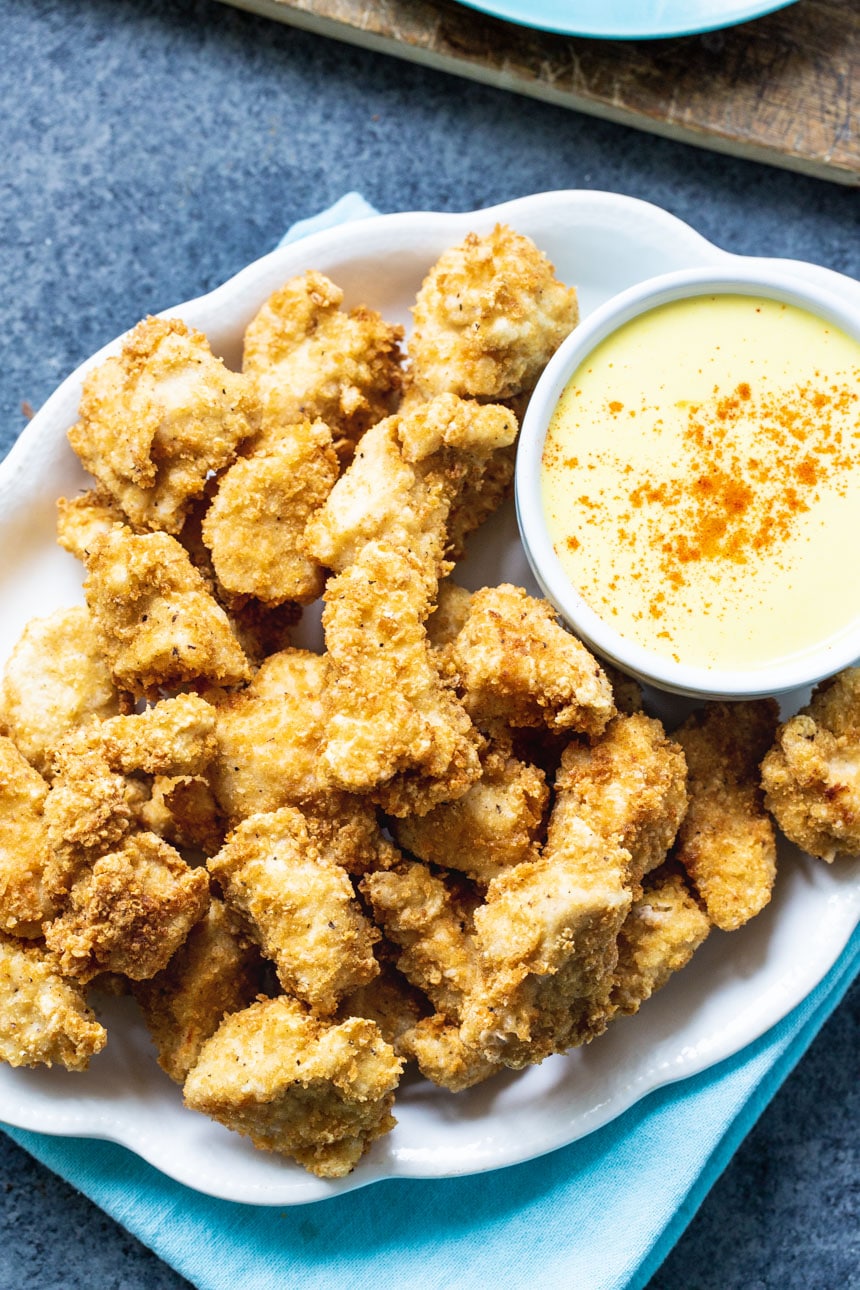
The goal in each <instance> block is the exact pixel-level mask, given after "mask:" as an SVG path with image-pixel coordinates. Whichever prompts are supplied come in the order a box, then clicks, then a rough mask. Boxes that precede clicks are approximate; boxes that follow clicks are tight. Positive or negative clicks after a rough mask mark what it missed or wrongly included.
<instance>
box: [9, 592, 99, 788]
mask: <svg viewBox="0 0 860 1290" xmlns="http://www.w3.org/2000/svg"><path fill="white" fill-rule="evenodd" d="M119 711H120V699H119V695H118V694H117V692H116V690H115V689H114V686H113V683H112V681H111V675H110V672H109V671H108V668H107V665H106V664H105V661H104V658H103V657H102V652H101V641H100V638H99V635H98V633H97V632H96V630H95V626H94V624H93V621H92V618H91V616H90V613H89V610H87V609H86V608H85V607H84V606H83V605H80V606H76V607H75V608H74V609H58V610H57V611H56V613H53V614H51V615H50V617H48V618H32V619H31V620H30V622H29V623H28V624H27V626H26V627H25V628H24V631H23V633H22V635H21V637H20V639H19V640H18V643H17V644H16V646H15V648H14V649H13V651H12V653H11V655H10V656H9V660H8V662H7V663H6V670H5V672H4V674H3V682H2V685H0V728H5V730H6V732H7V733H8V734H9V735H10V736H11V738H12V739H13V740H14V741H15V744H16V746H17V747H18V749H19V751H20V752H21V753H23V755H24V756H25V757H26V758H27V760H28V761H29V762H30V764H31V765H32V766H35V768H36V770H38V771H39V772H40V773H41V774H43V775H44V774H46V773H47V772H48V768H49V764H50V758H51V750H52V749H53V747H54V745H55V744H56V743H57V742H58V740H60V739H61V738H62V737H63V735H65V734H66V733H67V732H68V731H69V730H73V729H74V728H75V727H76V726H79V725H81V724H82V723H83V722H84V721H87V720H89V718H91V717H99V718H102V717H111V716H114V715H115V714H116V713H118V712H119Z"/></svg>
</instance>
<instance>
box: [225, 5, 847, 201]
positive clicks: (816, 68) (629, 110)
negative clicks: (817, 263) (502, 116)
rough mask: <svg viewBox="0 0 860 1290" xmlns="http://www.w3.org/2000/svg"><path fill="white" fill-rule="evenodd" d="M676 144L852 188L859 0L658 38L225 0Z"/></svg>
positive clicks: (450, 10) (406, 9)
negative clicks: (596, 36)
mask: <svg viewBox="0 0 860 1290" xmlns="http://www.w3.org/2000/svg"><path fill="white" fill-rule="evenodd" d="M227 3H233V4H236V5H237V6H238V7H240V8H243V9H249V10H251V11H253V12H255V13H259V14H264V15H266V16H268V17H270V18H275V19H277V20H279V21H281V22H285V23H292V24H293V25H294V26H297V27H302V28H305V29H306V30H308V31H312V32H316V33H318V34H321V35H324V36H333V37H335V38H337V39H339V40H345V41H349V42H350V43H352V44H355V45H361V46H364V47H365V48H369V49H374V50H378V51H381V52H383V53H387V54H395V55H397V56H399V57H401V58H407V59H411V60H412V61H414V62H417V63H424V64H426V65H427V66H430V67H434V68H437V69H440V70H442V71H446V72H454V73H457V74H459V75H460V76H466V77H469V78H470V79H472V80H476V81H482V82H484V83H485V84H488V85H494V86H497V87H500V88H503V89H508V90H515V91H517V92H519V93H521V94H528V95H530V96H532V97H533V98H538V99H543V100H545V101H546V102H548V103H557V104H561V105H562V106H564V107H570V108H574V109H576V110H577V111H579V112H587V113H589V114H591V115H592V116H599V117H604V118H606V119H607V120H610V121H619V122H622V123H623V124H624V125H631V126H635V127H637V128H639V129H642V130H649V131H651V132H653V133H655V134H662V135H667V136H668V137H669V138H672V139H680V140H682V141H683V142H685V143H692V144H697V145H699V146H700V147H705V148H712V149H715V150H717V151H719V152H727V153H731V154H733V155H736V156H741V157H749V158H753V159H755V160H757V161H764V162H769V163H770V164H772V165H776V166H783V167H785V168H787V169H790V170H799V171H803V172H805V173H806V174H811V175H817V176H818V177H820V178H824V179H832V180H836V181H837V182H838V183H843V184H854V185H860V106H858V104H857V103H853V102H852V89H853V91H854V93H855V95H856V94H857V93H858V90H860V0H799V3H797V4H794V5H791V6H790V7H789V8H787V9H781V10H779V12H777V13H773V14H770V15H768V16H767V17H764V18H759V19H757V20H756V21H755V22H748V23H744V24H743V25H741V26H739V27H734V28H728V29H726V30H723V31H716V32H710V33H708V34H706V35H701V36H687V37H683V38H678V39H673V40H658V41H630V42H626V41H604V40H588V39H583V38H575V37H568V36H558V35H552V34H550V33H547V32H539V31H534V30H531V29H530V28H525V27H519V26H516V25H515V24H513V23H508V22H502V21H500V20H499V19H495V18H489V17H486V16H485V15H483V14H480V13H477V12H475V11H474V10H471V9H467V8H465V7H463V6H461V5H459V4H456V3H454V0H375V3H374V0H227Z"/></svg>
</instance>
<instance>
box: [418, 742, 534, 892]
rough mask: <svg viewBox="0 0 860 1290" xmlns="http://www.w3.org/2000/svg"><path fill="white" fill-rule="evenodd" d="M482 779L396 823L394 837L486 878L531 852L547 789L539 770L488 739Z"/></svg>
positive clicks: (423, 855)
mask: <svg viewBox="0 0 860 1290" xmlns="http://www.w3.org/2000/svg"><path fill="white" fill-rule="evenodd" d="M481 767H482V773H481V778H480V779H479V780H476V782H475V783H474V784H472V786H471V788H469V789H468V790H467V792H466V793H464V794H463V796H462V797H459V798H457V800H456V801H454V802H442V803H441V804H440V805H439V806H435V807H434V808H433V809H432V810H431V811H428V813H427V814H426V815H423V816H417V815H413V816H407V817H406V819H403V820H397V821H395V822H394V825H393V829H394V835H395V837H396V838H397V841H398V842H399V843H400V845H401V846H402V847H404V848H405V849H406V850H407V851H411V852H412V854H413V855H416V856H418V858H419V859H420V860H425V861H427V862H428V863H432V864H437V865H444V866H446V867H447V868H449V869H457V870H459V871H460V872H462V873H465V874H468V876H469V877H470V878H474V879H476V880H477V881H478V882H484V883H486V882H489V881H490V879H491V878H495V877H497V876H498V874H500V873H502V872H503V871H504V870H505V869H507V868H510V867H511V865H515V864H519V863H520V861H522V860H525V859H527V858H528V857H529V855H530V854H531V853H532V852H533V850H534V848H535V844H536V842H537V839H538V833H539V831H540V827H541V822H542V820H543V813H544V810H545V808H546V805H547V801H548V799H549V789H548V788H547V784H546V777H545V775H544V774H543V771H541V770H538V768H537V767H536V766H531V765H529V764H528V763H526V762H522V761H520V760H519V759H518V758H516V757H514V756H513V755H512V754H511V751H510V747H509V746H505V745H504V744H502V743H500V742H495V743H491V744H490V745H489V747H488V748H487V749H486V750H485V751H484V752H483V753H482V754H481Z"/></svg>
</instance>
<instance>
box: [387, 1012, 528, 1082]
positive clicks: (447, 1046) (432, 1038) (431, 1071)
mask: <svg viewBox="0 0 860 1290" xmlns="http://www.w3.org/2000/svg"><path fill="white" fill-rule="evenodd" d="M396 1050H397V1052H398V1054H399V1055H401V1056H403V1057H407V1058H411V1059H412V1060H413V1061H416V1062H417V1063H418V1069H419V1070H420V1072H421V1074H422V1075H423V1076H424V1078H425V1079H429V1080H431V1081H432V1083H434V1084H438V1085H439V1086H440V1087H441V1088H447V1089H448V1090H449V1092H451V1093H462V1092H463V1090H464V1089H467V1088H473V1087H474V1086H475V1084H480V1083H482V1082H483V1080H485V1079H489V1078H490V1077H491V1076H492V1075H497V1074H498V1073H499V1071H500V1070H502V1069H504V1068H503V1067H502V1065H501V1063H500V1062H498V1061H493V1060H492V1059H491V1058H488V1057H486V1056H485V1055H484V1053H483V1052H482V1051H481V1050H480V1049H477V1048H471V1047H470V1046H469V1045H468V1044H467V1043H466V1042H465V1041H464V1039H463V1036H462V1034H461V1032H460V1028H459V1026H457V1025H455V1024H454V1022H451V1021H449V1020H448V1019H447V1018H446V1017H442V1016H440V1015H439V1013H436V1014H435V1015H434V1016H432V1017H423V1018H422V1019H421V1020H420V1021H419V1022H417V1023H416V1025H414V1026H413V1027H412V1028H411V1029H410V1030H407V1031H405V1033H404V1034H403V1035H401V1036H400V1038H399V1042H398V1044H397V1045H396Z"/></svg>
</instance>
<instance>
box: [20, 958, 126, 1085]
mask: <svg viewBox="0 0 860 1290" xmlns="http://www.w3.org/2000/svg"><path fill="white" fill-rule="evenodd" d="M106 1042H107V1032H106V1031H105V1029H104V1027H103V1026H100V1025H99V1023H98V1022H97V1021H96V1019H95V1017H94V1016H93V1014H92V1012H91V1011H90V1009H89V1008H88V1007H87V1003H86V999H85V998H84V993H83V990H82V989H81V987H80V986H79V985H78V984H77V982H75V981H67V980H65V979H64V978H63V977H61V976H60V975H59V973H58V972H57V970H56V967H55V965H54V964H53V963H52V962H51V960H50V959H49V958H48V956H47V955H46V954H45V953H44V952H43V951H42V950H41V949H39V948H38V947H37V946H35V945H22V944H21V942H20V941H15V940H12V939H10V938H9V937H7V936H3V935H2V934H0V1061H3V1062H8V1063H9V1065H10V1066H53V1065H54V1063H55V1062H56V1063H57V1064H58V1065H60V1066H65V1068H66V1070H69V1071H83V1070H86V1068H87V1067H88V1066H89V1064H90V1058H91V1057H93V1056H94V1055H95V1054H96V1053H99V1052H101V1050H102V1049H103V1048H104V1046H105V1044H106Z"/></svg>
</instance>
